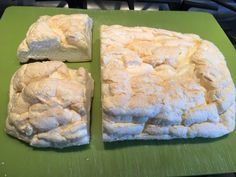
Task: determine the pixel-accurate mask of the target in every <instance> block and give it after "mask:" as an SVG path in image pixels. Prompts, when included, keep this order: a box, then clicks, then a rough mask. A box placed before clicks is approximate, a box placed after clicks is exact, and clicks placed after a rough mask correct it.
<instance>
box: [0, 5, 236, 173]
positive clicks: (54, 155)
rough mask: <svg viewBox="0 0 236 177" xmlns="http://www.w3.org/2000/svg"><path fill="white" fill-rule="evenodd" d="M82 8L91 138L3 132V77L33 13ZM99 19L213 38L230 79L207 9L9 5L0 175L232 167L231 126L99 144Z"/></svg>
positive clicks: (223, 43) (0, 120)
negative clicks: (88, 28) (28, 139)
mask: <svg viewBox="0 0 236 177" xmlns="http://www.w3.org/2000/svg"><path fill="white" fill-rule="evenodd" d="M61 13H64V14H70V13H87V14H89V15H90V16H91V17H92V18H93V20H94V28H93V61H92V62H85V63H73V64H72V63H70V64H68V66H69V67H72V68H77V67H79V66H84V67H86V68H87V69H88V70H89V71H90V72H91V73H92V76H93V78H94V80H95V96H94V100H93V104H92V122H91V135H92V138H91V143H90V144H89V145H85V146H81V147H73V148H67V149H64V150H55V149H49V148H48V149H37V148H32V147H30V146H28V145H27V144H25V143H23V142H21V141H18V140H17V139H14V138H12V137H10V136H8V135H6V133H5V132H4V126H5V119H6V117H7V103H8V89H9V82H10V78H11V76H12V75H13V73H14V72H15V71H16V70H17V68H19V67H20V64H19V62H18V60H17V58H16V50H17V46H18V45H19V43H20V42H21V40H22V39H23V38H24V37H25V34H26V31H27V29H28V27H29V26H30V24H32V23H33V22H34V21H35V20H36V19H37V18H38V17H39V16H40V15H53V14H61ZM101 24H121V25H128V26H150V27H157V28H164V29H168V30H175V31H179V32H184V33H195V34H198V35H200V36H201V37H202V38H204V39H207V40H210V41H212V42H214V43H215V44H216V45H217V46H218V47H219V49H220V50H221V51H222V52H223V54H224V55H225V57H226V60H227V63H228V66H229V69H230V71H231V74H232V76H233V79H234V82H235V81H236V68H235V67H236V52H235V50H234V48H233V46H232V45H231V43H230V41H229V40H228V38H227V37H226V35H225V34H224V32H223V31H222V29H221V28H220V26H219V25H218V24H217V22H216V21H215V19H214V18H213V17H212V16H211V15H209V14H207V13H196V12H156V11H149V12H147V11H144V12H143V11H142V12H140V11H139V12H134V11H132V12H131V11H92V10H76V9H59V8H35V7H11V8H8V9H7V10H6V11H5V14H4V15H3V17H2V19H1V20H0V177H6V176H7V177H84V176H87V177H110V176H112V177H118V176H122V177H157V176H180V175H187V176H189V175H199V174H213V173H226V172H235V171H236V132H234V133H231V134H230V135H227V136H224V137H222V138H218V139H192V140H171V141H127V142H115V143H108V144H104V143H103V142H102V125H101V123H102V120H101V103H100V65H99V48H100V44H99V27H100V25H101Z"/></svg>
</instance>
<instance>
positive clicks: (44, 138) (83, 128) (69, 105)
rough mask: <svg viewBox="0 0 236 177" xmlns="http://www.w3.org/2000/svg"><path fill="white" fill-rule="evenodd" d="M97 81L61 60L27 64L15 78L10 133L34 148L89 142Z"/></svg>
mask: <svg viewBox="0 0 236 177" xmlns="http://www.w3.org/2000/svg"><path fill="white" fill-rule="evenodd" d="M92 94H93V80H92V78H91V76H90V74H89V73H88V72H87V71H86V70H85V69H84V68H82V67H80V68H79V69H78V70H72V69H69V68H67V67H66V65H65V64H64V63H62V62H59V61H49V62H43V63H38V62H36V63H32V64H26V65H23V66H22V67H21V68H20V69H19V70H17V72H16V73H15V74H14V76H13V77H12V79H11V85H10V100H9V105H8V117H7V120H6V132H7V133H8V134H10V135H12V136H15V137H17V138H19V139H21V140H23V141H25V142H27V143H30V145H32V146H36V147H56V148H63V147H67V146H77V145H82V144H87V143H89V119H90V103H91V97H92Z"/></svg>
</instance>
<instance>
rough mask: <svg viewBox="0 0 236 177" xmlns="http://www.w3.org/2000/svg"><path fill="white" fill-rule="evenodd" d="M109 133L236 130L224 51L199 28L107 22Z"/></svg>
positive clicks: (111, 137) (159, 135)
mask: <svg viewBox="0 0 236 177" xmlns="http://www.w3.org/2000/svg"><path fill="white" fill-rule="evenodd" d="M101 71H102V109H103V140H104V141H116V140H127V139H173V138H194V137H204V138H215V137H220V136H223V135H225V134H228V133H229V132H231V131H233V130H234V127H235V87H234V83H233V81H232V78H231V75H230V73H229V70H228V68H227V65H226V62H225V59H224V56H223V55H222V53H221V52H220V51H219V49H218V48H217V47H216V46H215V45H214V44H213V43H211V42H209V41H207V40H203V39H201V38H200V37H199V36H198V35H195V34H182V33H178V32H173V31H168V30H163V29H155V28H146V27H124V26H119V25H113V26H105V25H103V26H102V27H101Z"/></svg>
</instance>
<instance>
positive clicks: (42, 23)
mask: <svg viewBox="0 0 236 177" xmlns="http://www.w3.org/2000/svg"><path fill="white" fill-rule="evenodd" d="M92 24H93V21H92V19H91V18H90V17H89V16H88V15H87V14H71V15H62V14H61V15H54V16H48V15H45V16H41V17H40V18H39V19H38V20H37V21H36V22H35V23H33V24H32V25H31V26H30V27H29V29H28V32H27V34H26V37H25V39H24V40H23V41H22V42H21V43H20V45H19V47H18V49H17V57H18V58H19V60H20V62H21V63H25V62H27V61H28V60H29V59H32V60H43V59H49V60H59V61H68V62H78V61H89V60H91V48H92V46H91V45H92Z"/></svg>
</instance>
